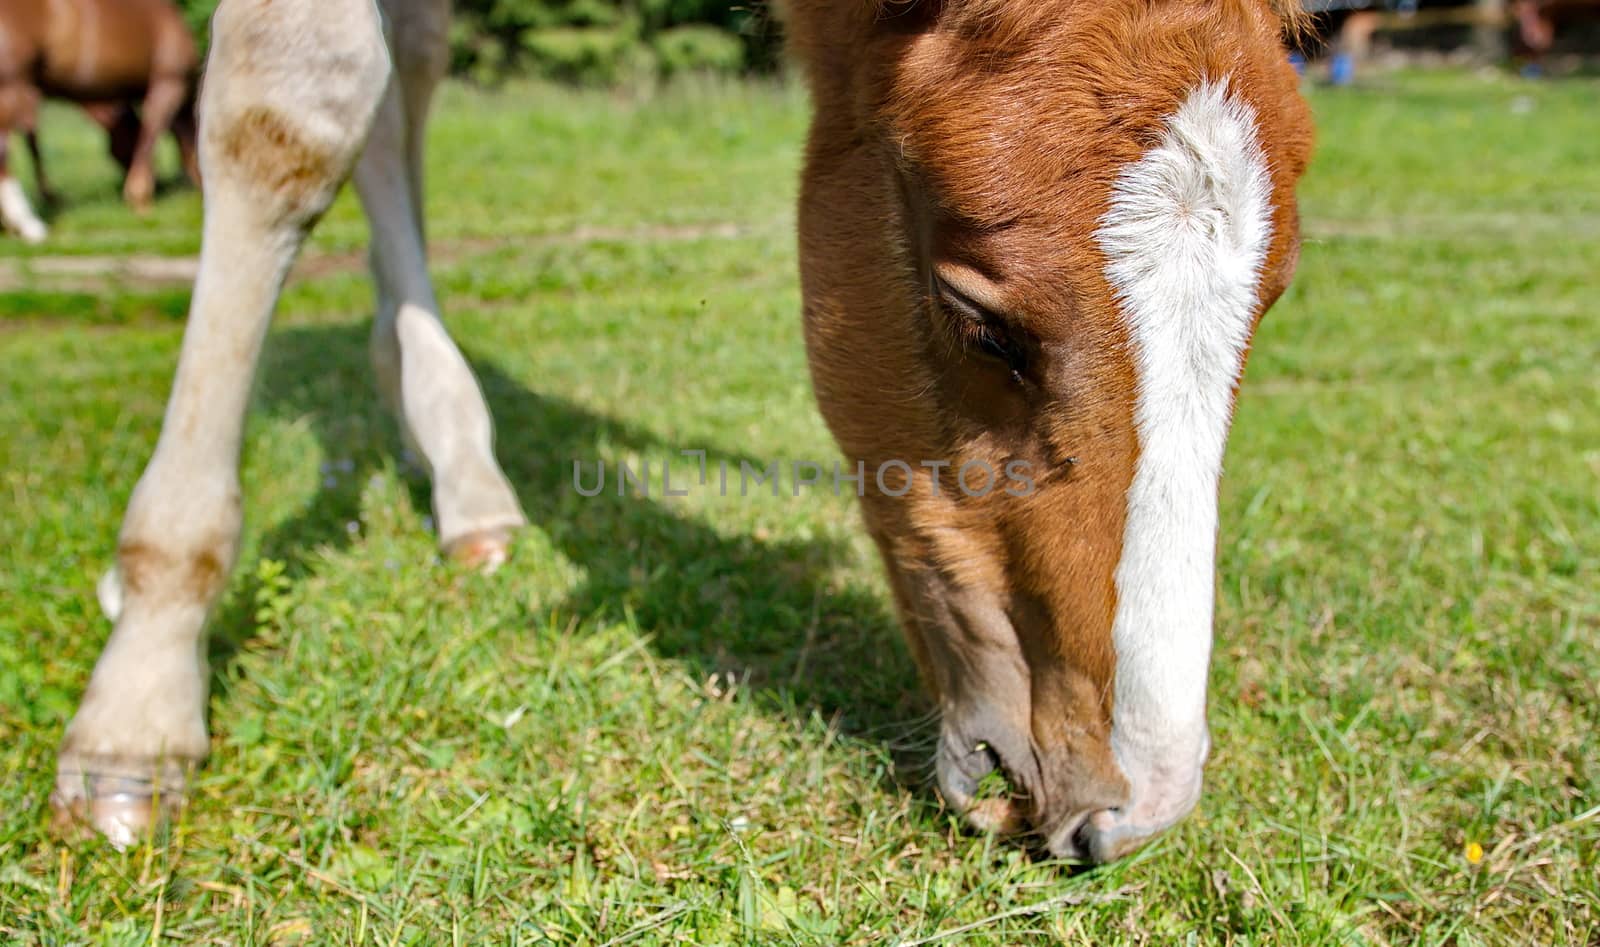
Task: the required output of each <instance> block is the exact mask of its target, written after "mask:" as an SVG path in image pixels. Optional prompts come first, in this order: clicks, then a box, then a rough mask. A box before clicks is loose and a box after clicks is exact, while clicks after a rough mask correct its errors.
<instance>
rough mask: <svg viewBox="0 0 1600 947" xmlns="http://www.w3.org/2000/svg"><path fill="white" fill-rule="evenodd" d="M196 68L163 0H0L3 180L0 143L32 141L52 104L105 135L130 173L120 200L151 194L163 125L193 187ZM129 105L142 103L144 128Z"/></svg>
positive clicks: (193, 53)
mask: <svg viewBox="0 0 1600 947" xmlns="http://www.w3.org/2000/svg"><path fill="white" fill-rule="evenodd" d="M198 70H199V54H198V52H197V50H196V48H195V44H194V39H193V38H192V37H191V36H190V35H189V31H188V27H187V26H186V25H185V24H184V22H183V17H182V16H181V15H180V14H179V12H178V9H177V7H175V6H174V5H173V4H172V3H171V2H169V0H3V2H0V177H3V176H4V175H5V173H6V168H5V165H4V151H5V148H4V139H5V138H6V136H8V135H9V134H10V133H11V132H16V131H20V132H27V133H29V134H33V133H34V132H35V131H36V128H37V122H38V105H39V102H40V101H41V100H42V99H43V98H46V97H50V98H62V99H68V100H71V101H74V102H79V103H83V104H84V105H85V106H86V107H87V108H88V110H89V114H90V116H91V117H92V118H94V119H95V121H96V122H98V123H99V124H101V125H102V127H105V128H106V129H107V131H108V132H111V133H112V142H111V145H112V152H113V154H114V155H115V156H116V157H117V158H118V160H119V163H122V164H123V166H124V167H125V168H126V169H127V171H128V177H127V181H126V183H125V186H124V194H125V195H126V196H127V198H128V200H129V201H130V203H133V204H134V205H135V206H143V205H145V204H147V203H148V202H149V200H150V198H151V196H152V194H153V191H154V183H155V181H154V174H153V171H152V169H151V158H152V152H153V150H154V146H155V142H156V141H157V140H158V139H159V138H160V136H161V135H163V134H165V133H166V132H167V130H168V128H169V127H170V128H171V130H172V132H173V134H174V135H175V136H176V137H177V139H178V147H179V151H180V153H181V154H182V156H183V161H184V166H185V170H186V172H187V173H188V174H189V177H190V178H191V179H192V180H194V181H195V182H196V183H198V182H199V168H198V164H197V162H196V160H195V148H194V137H195V127H194V117H193V103H192V92H193V88H194V80H195V77H196V75H197V74H198ZM135 102H138V103H142V106H143V116H142V121H139V120H134V121H133V122H132V124H130V123H129V119H130V118H131V111H130V110H129V108H128V106H129V105H130V104H131V103H135ZM129 136H131V140H129ZM35 154H36V155H37V147H36V146H35ZM35 171H36V173H41V172H39V169H38V168H37V167H36V168H35ZM41 188H43V184H42V183H41Z"/></svg>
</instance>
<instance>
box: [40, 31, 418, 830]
mask: <svg viewBox="0 0 1600 947" xmlns="http://www.w3.org/2000/svg"><path fill="white" fill-rule="evenodd" d="M212 24H213V32H212V47H211V63H210V70H209V72H208V74H207V82H206V88H205V90H204V92H203V94H202V99H201V105H200V111H201V113H202V116H203V121H202V127H203V128H204V132H203V134H202V136H201V139H202V140H201V143H200V148H201V153H202V161H203V162H204V164H205V167H206V172H207V175H208V183H209V187H208V188H207V191H206V194H205V201H204V205H205V221H204V228H203V232H202V240H201V252H200V272H199V275H198V277H197V279H196V280H195V286H194V294H193V298H192V302H191V304H190V310H189V320H188V323H187V327H186V328H185V331H184V338H183V347H182V352H181V354H180V356H179V360H178V370H177V375H176V377H175V379H174V381H173V387H172V396H171V399H170V401H169V402H168V404H167V413H166V417H165V419H164V420H163V422H162V429H161V436H160V438H159V440H158V441H157V444H156V450H155V455H154V456H153V457H152V458H151V460H150V463H149V465H148V466H147V467H146V468H145V471H144V474H143V476H141V477H140V479H139V483H138V486H137V487H136V488H135V489H134V492H133V497H132V499H131V500H130V501H129V504H128V511H127V514H126V516H125V517H124V519H123V524H122V532H121V535H120V537H119V541H118V549H117V567H116V570H115V572H114V574H113V575H112V576H111V577H110V578H108V579H107V580H106V581H104V582H103V583H102V588H101V591H102V593H103V594H102V602H104V603H105V604H106V605H107V606H108V611H111V612H113V613H114V614H112V615H111V617H112V618H113V620H114V622H115V627H114V628H113V630H112V632H111V637H110V639H109V640H108V641H107V643H106V646H105V650H104V651H103V652H102V654H101V655H100V659H99V661H98V662H97V663H96V664H95V668H94V672H93V674H92V676H91V677H90V680H89V685H88V688H87V689H86V691H85V693H84V696H83V700H82V702H81V703H80V705H79V707H78V710H77V713H76V714H75V715H74V716H73V719H72V722H71V723H70V724H69V725H68V727H67V731H66V735H65V737H64V738H63V741H62V745H61V749H60V752H59V754H58V757H57V769H56V789H55V793H54V795H53V796H52V800H51V801H52V803H53V805H54V807H55V809H56V811H57V813H58V815H59V816H60V817H61V818H63V819H64V820H70V821H74V822H76V821H87V822H88V823H89V824H91V825H93V826H94V827H95V828H96V829H98V830H100V831H101V832H103V833H105V834H106V835H107V836H108V837H109V838H110V839H111V841H112V842H113V843H115V844H117V845H118V846H125V845H127V844H130V843H131V842H133V841H134V840H135V839H136V838H137V837H138V836H139V835H140V834H142V832H143V831H145V830H146V828H147V827H149V826H151V825H152V823H153V822H154V821H156V820H157V819H158V818H159V817H160V816H162V815H163V814H165V812H166V811H169V810H171V809H173V808H175V807H176V806H177V805H178V804H180V803H181V801H182V799H183V795H184V791H185V788H186V782H187V779H188V775H189V772H190V770H191V769H192V768H193V767H194V766H195V765H197V764H198V763H199V761H200V760H201V759H202V758H204V756H205V755H206V751H207V748H208V742H209V741H208V738H207V732H206V723H205V700H206V689H207V678H206V668H205V661H204V654H205V639H204V634H203V631H204V625H205V621H206V618H207V616H208V612H209V611H210V608H211V606H212V605H213V604H214V603H215V601H216V599H217V597H218V595H219V593H220V592H221V590H222V588H223V586H224V584H225V583H226V580H227V576H228V573H229V571H230V569H231V568H232V565H233V561H234V558H235V556H236V554H237V551H238V540H239V528H240V521H241V516H242V513H241V505H240V498H239V476H238V464H239V449H240V442H241V439H242V436H243V427H244V417H245V410H246V407H247V406H248V402H249V392H250V386H251V382H252V379H253V376H254V373H255V367H256V362H257V359H258V357H259V355H260V352H261V347H262V344H263V341H264V338H265V335H266V330H267V324H268V321H269V319H270V317H271V313H272V310H273V307H274V306H275V305H276V303H277V298H278V294H279V292H280V291H281V289H282V286H283V281H284V278H285V276H286V274H287V273H288V270H289V267H290V264H291V263H292V262H293V260H294V257H295V256H296V255H297V254H298V252H299V249H300V246H301V245H302V244H303V242H304V240H305V237H306V235H307V234H308V233H309V232H310V230H311V228H312V226H313V225H314V224H315V222H316V220H317V219H318V217H320V216H321V214H322V213H323V212H324V211H325V210H326V209H327V207H328V205H329V203H330V202H331V201H332V200H333V197H334V195H335V193H336V192H337V191H338V188H339V186H340V185H341V184H342V183H343V182H344V180H345V179H346V178H347V177H348V176H349V173H350V169H351V168H352V166H353V165H354V163H355V160H356V157H357V155H358V154H359V153H360V149H361V145H362V141H363V139H364V138H365V137H366V132H367V129H368V127H369V126H370V124H371V121H372V115H373V111H374V109H375V108H376V106H377V104H378V101H379V99H380V98H381V96H382V94H383V90H384V88H385V86H386V84H387V82H388V73H389V60H388V57H387V55H386V54H385V51H384V47H383V38H382V32H381V27H380V23H379V18H378V14H377V11H376V9H375V8H374V7H373V5H372V3H371V0H276V2H274V3H271V4H258V3H251V2H247V0H223V2H222V4H221V5H220V7H219V8H218V10H217V13H216V15H215V17H214V19H213V20H212Z"/></svg>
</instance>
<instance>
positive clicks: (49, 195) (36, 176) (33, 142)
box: [27, 124, 56, 206]
mask: <svg viewBox="0 0 1600 947" xmlns="http://www.w3.org/2000/svg"><path fill="white" fill-rule="evenodd" d="M27 137H28V156H29V157H31V158H33V183H34V184H35V185H37V186H38V188H39V200H40V201H41V202H43V203H44V204H45V205H46V206H49V205H51V204H54V203H56V192H55V189H54V188H52V187H51V186H50V178H49V177H48V176H46V175H45V173H44V153H43V149H41V148H40V147H39V127H38V125H37V124H35V125H34V127H33V128H30V129H28V135H27Z"/></svg>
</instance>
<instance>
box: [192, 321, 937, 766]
mask: <svg viewBox="0 0 1600 947" xmlns="http://www.w3.org/2000/svg"><path fill="white" fill-rule="evenodd" d="M474 361H475V365H474V367H475V369H476V371H477V373H478V378H479V381H480V382H481V383H482V385H483V387H484V391H485V394H486V395H487V397H488V400H489V405H490V410H491V412H492V413H493V415H494V418H495V425H496V432H497V441H498V445H497V446H498V453H499V456H500V460H501V463H502V464H503V465H504V467H505V471H506V474H507V475H508V476H509V477H510V479H511V482H512V483H513V484H514V485H515V487H516V489H517V492H518V494H519V496H520V498H521V501H522V505H523V509H524V510H525V511H526V512H527V514H528V518H529V520H530V524H531V525H530V529H534V530H540V531H543V532H544V533H545V534H546V535H547V536H549V538H550V541H551V543H552V545H554V546H555V547H556V548H558V549H559V550H560V551H561V552H562V553H563V554H564V555H565V556H566V557H567V558H568V559H569V560H570V561H572V562H573V563H575V564H577V565H578V566H580V567H582V569H583V570H584V574H585V576H586V579H585V581H584V584H583V585H581V586H580V587H579V588H577V589H575V590H574V591H573V592H572V593H571V594H570V595H569V596H568V597H567V598H566V599H565V600H564V601H562V602H560V603H558V604H556V605H555V606H554V607H553V608H551V609H550V613H553V614H556V615H559V616H562V617H563V619H565V618H566V617H568V616H574V615H575V616H578V617H580V618H591V617H601V618H612V619H618V618H621V617H622V615H623V614H624V609H626V610H627V611H628V612H631V614H632V616H633V619H634V621H635V622H636V623H637V625H638V626H639V627H640V628H641V629H642V630H643V631H645V632H646V633H648V634H650V635H651V636H652V644H653V647H654V649H655V650H656V652H657V653H658V654H659V655H660V656H662V657H664V658H669V659H673V660H677V661H680V662H683V663H684V664H685V665H687V666H688V668H689V669H690V670H691V671H692V672H693V673H694V674H696V675H699V676H702V677H704V676H707V675H710V674H712V673H723V674H732V675H734V676H735V677H737V678H742V679H745V680H746V681H747V686H748V687H750V688H752V689H753V690H754V691H755V692H756V693H757V694H759V698H758V699H759V700H760V701H762V702H763V703H765V704H766V705H767V707H768V709H770V710H772V711H775V712H780V713H783V714H786V715H789V716H792V717H799V718H801V719H804V718H806V717H808V716H809V715H810V714H812V713H817V714H820V715H821V716H822V717H823V718H824V719H825V720H829V721H831V722H833V724H834V726H836V727H838V728H839V729H840V730H841V731H842V732H844V733H847V734H851V735H854V736H858V737H863V738H867V739H871V740H877V741H882V742H883V743H885V744H886V745H889V746H891V747H893V748H896V749H897V750H899V751H900V752H897V753H896V757H897V758H898V759H903V762H901V763H900V765H898V766H897V770H898V772H897V773H895V774H894V775H893V777H892V778H893V779H895V780H896V781H899V782H902V783H905V782H920V781H921V780H922V773H921V771H922V769H924V768H925V764H926V760H927V750H926V747H922V748H920V750H919V751H918V752H916V753H914V754H909V753H907V752H904V751H905V749H906V747H905V745H904V744H903V743H901V742H900V741H905V740H906V739H907V738H912V742H913V743H915V742H917V741H916V739H915V738H916V736H917V734H914V733H913V732H912V731H913V725H912V721H913V720H914V719H915V718H917V717H919V716H921V715H923V714H925V712H926V711H927V709H928V707H927V703H926V700H925V699H924V698H923V697H922V692H921V686H920V683H919V681H918V678H917V672H916V668H915V666H914V665H913V663H912V662H911V659H910V657H909V655H908V654H907V652H906V650H905V649H904V647H903V646H902V645H901V643H900V641H899V630H898V628H897V626H896V622H895V620H894V619H893V617H892V616H891V615H890V614H889V613H888V612H887V610H885V608H884V607H883V605H882V603H881V601H880V600H879V598H878V597H877V596H876V595H874V594H873V593H871V592H870V591H869V590H866V589H862V588H859V587H856V586H852V585H849V584H841V583H840V582H839V581H838V580H837V579H836V578H835V577H834V576H833V575H831V569H832V566H833V565H834V564H835V562H836V561H837V560H838V559H839V558H840V556H841V555H842V550H841V549H839V548H838V546H837V545H836V544H834V543H830V542H828V541H814V542H796V541H792V540H781V541H775V540H765V539H758V538H756V537H755V536H752V535H745V534H738V535H728V534H725V533H723V532H720V531H719V530H717V529H716V528H714V527H713V526H712V525H711V524H709V523H706V522H704V521H702V520H700V519H698V518H696V516H695V514H694V513H693V512H692V511H690V510H688V509H686V508H681V507H677V506H675V505H674V504H673V503H672V501H670V500H663V499H662V498H661V497H659V496H655V495H652V496H650V497H644V496H637V495H628V496H618V495H617V492H616V490H615V483H614V479H613V480H612V481H611V482H609V483H608V486H607V490H606V491H605V492H603V493H602V494H600V495H599V496H595V497H584V496H581V495H579V494H578V493H577V492H576V491H575V490H574V489H573V485H572V480H571V477H572V466H571V464H572V461H573V460H574V459H583V460H584V461H585V470H586V471H587V473H586V477H589V478H592V477H593V471H594V467H593V461H594V460H595V459H597V458H600V457H606V456H610V457H615V456H617V455H618V454H619V453H624V452H629V451H633V452H637V453H638V454H639V455H640V456H641V457H650V458H662V457H667V456H673V455H675V454H676V451H677V450H678V449H679V448H681V447H683V446H685V445H682V444H678V443H669V442H667V441H665V440H663V439H662V438H661V437H659V436H658V435H656V434H655V433H653V432H651V431H648V430H643V429H640V428H638V427H634V426H631V425H628V424H626V423H624V422H620V421H617V420H615V419H611V418H607V417H603V416H600V415H597V414H594V413H593V412H590V411H588V410H587V409H585V408H583V407H580V406H578V405H575V404H572V403H571V402H568V401H565V400H563V399H561V398H558V397H554V396H551V395H546V394H541V393H539V392H534V391H530V390H528V389H527V388H526V387H524V386H523V385H522V384H521V383H519V382H518V381H516V380H515V379H513V378H511V377H509V376H507V375H505V374H504V373H503V372H501V371H499V370H498V369H497V368H496V366H495V365H494V364H493V363H492V362H490V361H486V360H484V359H476V360H474ZM261 375H262V377H261V383H260V386H259V388H258V391H257V395H256V397H257V399H258V403H259V404H260V405H261V406H262V407H263V408H264V409H265V411H266V412H267V413H269V414H272V415H280V416H288V417H292V418H297V419H304V420H305V421H306V422H308V423H309V424H310V425H311V427H312V428H313V430H314V431H315V433H316V436H317V437H318V438H319V439H320V441H321V443H322V446H323V449H324V456H326V457H337V458H349V459H350V462H351V464H352V465H353V469H351V470H348V471H346V472H345V473H344V474H343V475H342V476H340V477H338V478H335V479H333V480H331V481H326V482H325V486H324V489H322V490H321V491H320V492H319V493H318V494H317V495H316V497H315V498H314V499H313V500H312V501H311V503H310V504H309V505H308V506H307V507H306V508H305V509H303V510H301V511H300V512H299V513H298V514H297V515H295V516H294V517H293V518H291V519H290V520H288V521H286V522H284V523H281V524H279V525H278V526H276V527H275V528H273V529H272V530H270V531H269V532H268V533H267V535H265V536H264V537H263V538H262V540H261V546H260V553H259V554H260V555H261V556H262V557H267V558H272V559H278V560H282V561H283V562H285V563H286V564H287V565H288V570H289V574H290V575H291V576H294V575H303V574H304V573H305V572H306V571H307V570H308V568H309V565H308V556H309V553H310V552H311V551H312V550H314V549H316V548H317V547H318V546H323V545H328V546H332V547H335V548H337V547H340V546H343V545H346V544H348V542H349V537H350V533H349V531H348V529H347V525H346V524H348V523H350V522H351V521H354V520H355V519H356V518H357V516H358V514H359V512H360V502H361V491H362V486H363V485H364V484H365V483H366V482H367V479H368V477H369V476H370V475H371V473H372V472H373V471H374V470H376V469H378V468H380V467H381V466H383V465H384V464H385V463H386V457H385V454H390V453H393V452H394V451H396V449H397V448H398V446H399V437H398V433H397V430H396V427H395V425H394V423H393V422H392V421H391V420H389V419H388V417H387V416H386V414H385V413H384V412H383V411H382V410H381V409H380V408H379V407H378V406H377V398H376V396H375V394H374V393H373V389H372V385H371V380H370V376H369V370H368V361H367V340H366V327H365V325H339V326H308V327H296V328H290V329H287V330H283V331H280V332H276V333H274V334H273V336H272V338H271V340H270V342H269V345H268V350H267V354H266V356H265V358H264V361H263V365H262V369H261ZM695 446H705V447H706V450H707V454H708V458H709V462H710V463H711V464H712V465H715V464H716V463H717V461H719V460H726V461H727V462H728V464H729V466H730V468H731V469H737V468H738V464H739V461H740V460H742V459H743V460H750V461H751V462H752V463H754V462H755V461H754V459H753V458H750V457H748V456H747V455H746V456H741V455H739V454H737V453H734V452H730V451H726V450H721V449H719V448H717V447H715V446H714V445H695ZM612 474H613V478H614V474H615V471H614V469H613V471H612ZM657 476H658V478H659V474H658V475H657ZM659 488H660V483H659V479H658V480H657V482H656V483H655V485H654V488H653V492H655V493H659ZM427 489H428V488H427V485H426V483H425V482H423V481H422V479H421V478H415V479H414V480H413V497H412V499H413V503H414V504H415V506H416V508H417V509H419V510H427V509H430V504H429V500H428V495H427ZM729 502H735V501H733V500H731V499H730V501H729ZM441 568H442V567H441ZM506 568H508V569H517V568H528V566H527V565H525V564H522V563H519V562H518V560H517V559H516V558H515V557H513V559H512V561H511V563H510V564H509V565H508V566H507V567H506ZM241 572H242V573H243V577H244V582H243V583H240V584H242V586H243V587H242V588H241V587H238V585H236V587H235V589H234V593H233V594H232V595H231V596H230V597H229V599H228V601H227V603H226V604H225V605H224V607H223V609H222V611H221V612H220V613H219V614H218V615H217V617H216V619H215V621H214V622H213V625H212V638H211V642H212V645H211V646H212V666H213V668H214V671H213V674H214V676H215V678H214V680H213V686H214V688H216V689H217V690H218V692H222V691H224V690H225V689H226V681H225V675H224V674H223V673H222V672H223V671H224V670H225V669H226V666H227V665H228V663H230V660H231V658H232V656H233V655H234V654H235V653H236V652H237V651H238V650H239V649H240V648H241V647H247V645H246V642H247V641H248V639H249V638H250V637H251V636H252V635H253V634H254V631H255V617H254V603H255V598H256V594H255V593H256V590H257V588H258V587H259V583H258V580H257V579H256V578H255V575H254V573H253V571H252V570H251V567H250V564H249V563H248V562H247V563H243V564H242V568H241ZM440 581H441V582H444V581H446V579H445V578H444V577H443V576H442V575H441V577H440ZM548 617H549V614H542V615H541V614H529V615H527V616H526V622H527V625H528V626H529V627H533V626H535V625H537V624H540V623H542V622H544V621H545V620H547V618H548ZM913 761H914V766H913Z"/></svg>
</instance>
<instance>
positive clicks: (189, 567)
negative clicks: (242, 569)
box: [117, 542, 228, 604]
mask: <svg viewBox="0 0 1600 947" xmlns="http://www.w3.org/2000/svg"><path fill="white" fill-rule="evenodd" d="M117 565H118V568H119V570H120V571H121V573H122V588H123V596H124V600H127V599H132V598H135V597H138V596H141V595H150V594H159V593H160V592H161V591H162V590H171V591H172V592H175V593H176V594H178V595H180V596H182V597H184V598H187V599H189V600H190V601H195V602H205V603H207V604H209V603H210V602H211V601H212V599H213V598H215V597H216V595H217V593H218V592H220V591H221V590H222V583H223V582H224V581H225V580H226V579H227V574H228V568H227V557H226V556H225V555H223V554H221V552H220V551H219V550H218V549H216V548H210V549H205V550H203V551H201V552H198V553H194V554H192V555H189V556H173V555H169V554H168V553H166V552H164V551H162V550H160V549H158V548H156V547H155V546H152V545H150V544H149V543H143V542H125V543H123V544H122V545H121V546H119V547H117Z"/></svg>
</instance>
